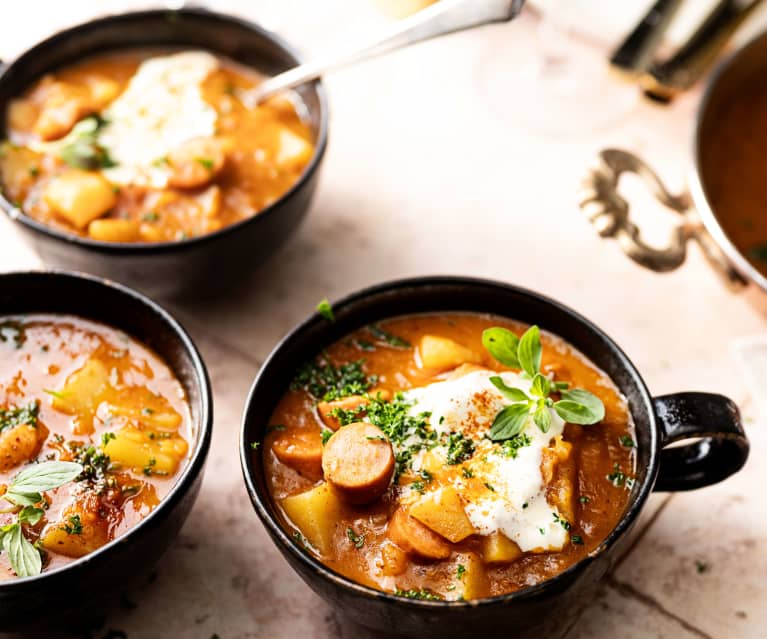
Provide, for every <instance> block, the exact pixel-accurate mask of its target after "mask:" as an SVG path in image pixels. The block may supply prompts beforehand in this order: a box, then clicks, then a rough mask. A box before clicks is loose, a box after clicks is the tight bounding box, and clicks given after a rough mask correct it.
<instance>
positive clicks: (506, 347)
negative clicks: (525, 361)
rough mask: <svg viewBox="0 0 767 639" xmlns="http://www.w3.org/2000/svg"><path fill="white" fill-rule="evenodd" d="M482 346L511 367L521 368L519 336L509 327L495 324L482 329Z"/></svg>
mask: <svg viewBox="0 0 767 639" xmlns="http://www.w3.org/2000/svg"><path fill="white" fill-rule="evenodd" d="M482 346H484V347H485V350H487V352H488V353H490V354H491V355H492V356H493V358H494V359H496V360H497V361H499V362H500V363H501V364H503V365H504V366H508V367H509V368H520V365H519V359H518V357H517V348H518V347H519V338H518V337H517V336H516V335H515V334H514V333H512V332H511V331H510V330H509V329H508V328H502V327H500V326H494V327H493V328H488V329H485V330H484V331H482Z"/></svg>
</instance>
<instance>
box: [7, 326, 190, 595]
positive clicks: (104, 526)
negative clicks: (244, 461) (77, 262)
mask: <svg viewBox="0 0 767 639" xmlns="http://www.w3.org/2000/svg"><path fill="white" fill-rule="evenodd" d="M191 441H193V434H192V425H191V414H190V409H189V405H188V402H187V399H186V396H185V393H184V390H183V388H182V386H181V384H180V382H179V381H178V380H177V379H176V377H175V376H174V374H173V372H172V371H171V370H170V369H169V368H168V366H167V365H166V364H165V362H163V361H162V360H161V359H160V358H159V357H158V356H157V355H156V354H155V353H153V352H152V351H151V350H149V349H148V348H147V347H145V346H143V345H142V344H140V343H139V342H137V341H136V340H134V339H132V338H131V337H129V336H128V335H126V334H124V333H122V332H121V331H118V330H115V329H112V328H109V327H107V326H104V325H102V324H98V323H95V322H91V321H88V320H85V319H81V318H78V317H71V316H60V315H29V316H24V317H5V318H0V502H2V506H0V536H2V544H0V580H3V579H12V578H14V577H17V576H20V577H25V576H31V575H34V574H37V573H39V572H40V571H42V570H49V569H52V568H56V567H58V566H61V565H64V564H66V563H68V562H71V561H73V560H75V559H77V558H80V557H83V556H85V555H87V554H89V553H91V552H93V551H95V550H97V549H98V548H100V547H101V546H103V545H104V544H107V543H108V542H110V541H112V540H113V539H116V538H118V537H119V536H120V535H122V534H123V533H125V532H126V531H127V530H129V529H130V528H131V527H132V526H134V525H136V524H137V523H138V522H139V521H141V520H142V519H143V518H144V517H146V516H147V515H148V514H149V513H151V512H152V510H153V509H154V508H155V507H156V506H157V505H158V504H159V503H160V501H161V500H162V499H163V498H164V497H165V496H166V495H167V494H168V492H169V491H170V489H171V487H172V486H173V485H174V479H175V478H176V477H177V476H178V475H179V473H180V472H181V471H182V469H183V468H184V467H185V465H186V463H187V460H188V456H189V446H190V442H191Z"/></svg>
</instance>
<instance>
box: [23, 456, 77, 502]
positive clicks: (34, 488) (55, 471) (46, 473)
mask: <svg viewBox="0 0 767 639" xmlns="http://www.w3.org/2000/svg"><path fill="white" fill-rule="evenodd" d="M82 472H83V467H82V466H81V465H80V464H77V463H75V462H63V461H48V462H42V463H40V464H34V465H33V466H29V467H28V468H25V469H24V470H22V471H21V472H20V473H19V474H18V475H16V477H15V478H14V479H13V481H12V482H11V484H10V486H8V492H12V493H15V494H29V493H41V492H44V491H46V490H53V489H54V488H58V487H59V486H63V485H64V484H66V483H68V482H70V481H72V480H73V479H75V478H76V477H77V476H78V475H79V474H80V473H82Z"/></svg>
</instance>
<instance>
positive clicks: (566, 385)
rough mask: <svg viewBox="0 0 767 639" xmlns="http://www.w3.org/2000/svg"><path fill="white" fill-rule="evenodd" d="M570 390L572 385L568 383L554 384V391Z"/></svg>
mask: <svg viewBox="0 0 767 639" xmlns="http://www.w3.org/2000/svg"><path fill="white" fill-rule="evenodd" d="M568 388H570V384H569V383H568V382H554V390H555V391H563V390H567V389H568Z"/></svg>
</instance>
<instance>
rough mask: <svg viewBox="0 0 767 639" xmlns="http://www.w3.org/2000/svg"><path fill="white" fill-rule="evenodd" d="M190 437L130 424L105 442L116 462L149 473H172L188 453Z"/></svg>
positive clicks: (163, 474) (107, 452)
mask: <svg viewBox="0 0 767 639" xmlns="http://www.w3.org/2000/svg"><path fill="white" fill-rule="evenodd" d="M188 449H189V445H188V444H187V443H186V440H185V439H184V438H183V437H181V436H179V435H175V434H172V433H156V432H154V431H151V430H139V429H138V428H135V427H133V426H126V427H125V428H122V429H120V430H119V431H117V432H116V433H114V438H113V439H110V440H109V441H108V442H107V443H106V445H105V446H104V452H105V453H106V454H107V455H109V457H110V458H111V459H112V462H115V463H118V464H121V465H122V466H125V467H127V468H132V469H133V470H134V471H136V472H143V473H144V474H146V475H159V476H162V477H167V476H172V475H174V474H175V473H176V470H178V466H179V464H180V463H181V460H183V459H184V457H185V456H186V453H187V450H188Z"/></svg>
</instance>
